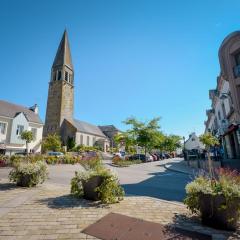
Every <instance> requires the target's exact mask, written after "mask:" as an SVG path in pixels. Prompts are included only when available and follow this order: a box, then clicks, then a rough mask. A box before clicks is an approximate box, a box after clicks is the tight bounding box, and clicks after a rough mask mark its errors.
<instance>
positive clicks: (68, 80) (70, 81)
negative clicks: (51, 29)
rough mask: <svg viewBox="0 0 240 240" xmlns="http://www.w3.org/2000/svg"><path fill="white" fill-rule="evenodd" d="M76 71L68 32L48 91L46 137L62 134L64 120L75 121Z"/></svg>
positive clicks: (58, 54) (52, 73)
mask: <svg viewBox="0 0 240 240" xmlns="http://www.w3.org/2000/svg"><path fill="white" fill-rule="evenodd" d="M73 104H74V71H73V65H72V59H71V52H70V47H69V41H68V36H67V31H66V30H65V31H64V33H63V37H62V40H61V42H60V44H59V47H58V50H57V54H56V56H55V59H54V62H53V65H52V69H51V79H50V82H49V89H48V100H47V110H46V118H45V126H44V133H43V135H44V136H47V135H48V134H53V133H57V134H60V128H61V125H62V122H63V120H64V119H67V120H70V121H71V120H72V119H73Z"/></svg>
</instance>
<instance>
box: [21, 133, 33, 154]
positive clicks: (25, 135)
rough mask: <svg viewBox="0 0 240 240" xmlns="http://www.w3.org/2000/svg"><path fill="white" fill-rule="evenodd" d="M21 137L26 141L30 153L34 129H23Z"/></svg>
mask: <svg viewBox="0 0 240 240" xmlns="http://www.w3.org/2000/svg"><path fill="white" fill-rule="evenodd" d="M21 139H22V140H25V141H26V148H27V149H26V150H27V154H28V144H29V143H30V142H31V141H32V140H33V133H32V131H27V130H25V131H23V132H22V133H21Z"/></svg>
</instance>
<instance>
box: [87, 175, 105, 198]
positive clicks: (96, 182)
mask: <svg viewBox="0 0 240 240" xmlns="http://www.w3.org/2000/svg"><path fill="white" fill-rule="evenodd" d="M103 180H104V178H103V177H102V176H94V177H91V178H90V179H88V180H87V181H83V182H82V185H83V193H84V195H83V196H84V198H85V199H88V200H93V201H98V200H99V198H98V193H97V192H96V191H95V189H96V188H97V187H99V186H100V185H101V184H102V182H103Z"/></svg>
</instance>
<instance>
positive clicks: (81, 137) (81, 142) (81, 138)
mask: <svg viewBox="0 0 240 240" xmlns="http://www.w3.org/2000/svg"><path fill="white" fill-rule="evenodd" d="M80 145H83V135H81V136H80Z"/></svg>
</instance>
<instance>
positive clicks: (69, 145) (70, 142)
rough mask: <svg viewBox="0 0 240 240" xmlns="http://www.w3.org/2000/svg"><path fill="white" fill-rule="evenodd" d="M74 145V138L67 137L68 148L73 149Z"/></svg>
mask: <svg viewBox="0 0 240 240" xmlns="http://www.w3.org/2000/svg"><path fill="white" fill-rule="evenodd" d="M75 145H76V142H75V140H74V138H72V137H68V139H67V148H68V150H71V149H73V148H74V147H75Z"/></svg>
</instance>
